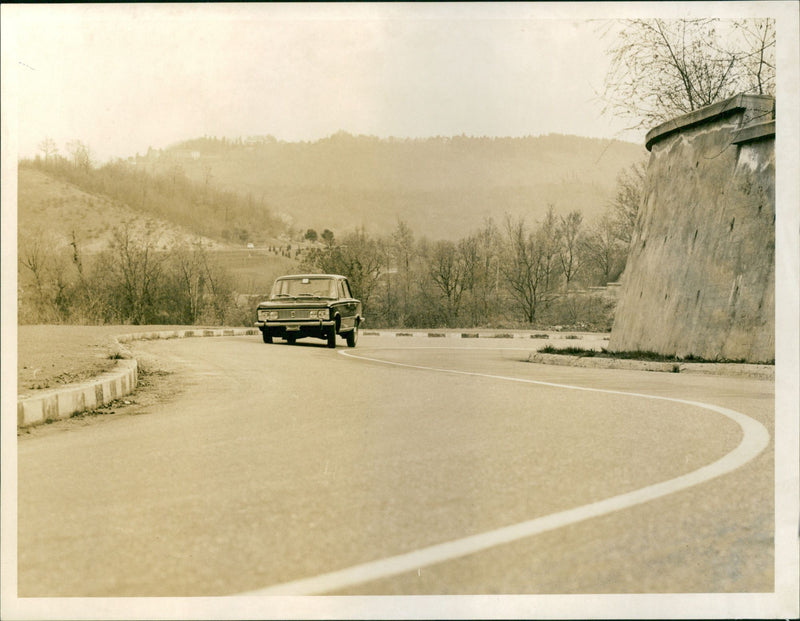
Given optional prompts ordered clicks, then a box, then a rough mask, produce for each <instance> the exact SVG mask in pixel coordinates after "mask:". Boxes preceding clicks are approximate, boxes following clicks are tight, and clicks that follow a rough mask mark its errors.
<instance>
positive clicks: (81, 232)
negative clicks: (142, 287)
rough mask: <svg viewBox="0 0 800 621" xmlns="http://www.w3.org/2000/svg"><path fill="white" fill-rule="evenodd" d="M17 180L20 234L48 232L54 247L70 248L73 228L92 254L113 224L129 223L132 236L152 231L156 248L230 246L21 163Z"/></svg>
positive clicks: (104, 242)
mask: <svg viewBox="0 0 800 621" xmlns="http://www.w3.org/2000/svg"><path fill="white" fill-rule="evenodd" d="M17 180H18V181H17V183H18V190H17V232H18V235H19V237H20V238H25V237H37V236H41V235H43V234H44V235H46V237H47V239H48V240H49V242H50V243H51V244H52V245H54V246H66V245H68V244H69V243H70V241H71V240H72V233H73V231H74V232H75V236H76V239H77V241H78V243H79V244H80V246H81V249H82V250H83V251H85V252H89V253H93V252H97V251H100V250H102V249H104V248H105V247H106V246H107V245H108V243H109V241H110V240H111V235H112V231H113V230H114V228H115V227H117V226H119V225H121V224H123V223H128V224H129V226H130V228H131V232H132V235H133V236H134V237H138V238H141V237H144V235H145V234H148V235H149V237H150V240H151V242H152V243H153V245H154V246H155V247H156V248H158V249H167V248H171V247H172V246H174V245H176V244H181V243H190V242H193V241H196V240H199V241H202V242H203V245H204V246H206V247H208V248H212V249H222V248H225V247H226V245H224V244H222V243H220V242H218V241H215V240H212V239H209V238H207V237H201V236H199V235H197V234H195V233H194V232H192V231H190V230H188V229H186V228H185V227H182V226H179V225H176V224H173V223H171V222H169V221H167V220H165V219H163V218H157V217H154V216H152V215H150V214H146V213H143V212H141V211H138V210H135V209H132V208H131V207H129V206H128V205H126V204H124V203H121V202H119V201H115V200H112V199H110V198H108V197H106V196H103V195H100V194H94V193H89V192H85V191H83V190H81V189H80V188H78V187H76V186H75V185H73V184H71V183H68V182H66V181H62V180H60V179H56V178H54V177H52V176H51V175H49V174H47V173H45V172H42V171H39V170H35V169H32V168H27V167H20V169H19V174H18V177H17Z"/></svg>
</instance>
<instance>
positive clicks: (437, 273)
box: [428, 241, 465, 326]
mask: <svg viewBox="0 0 800 621" xmlns="http://www.w3.org/2000/svg"><path fill="white" fill-rule="evenodd" d="M428 275H429V276H430V279H431V281H432V282H433V284H434V285H435V286H436V287H437V288H438V289H439V291H441V293H442V294H443V295H444V300H445V316H446V317H447V324H448V326H453V325H454V324H455V322H456V321H457V320H458V312H459V308H460V307H461V296H462V295H463V294H464V287H465V282H464V280H465V265H464V257H463V254H462V253H460V252H459V248H458V247H457V246H456V244H454V243H453V242H451V241H437V242H435V243H434V244H433V246H432V247H431V250H430V256H429V257H428Z"/></svg>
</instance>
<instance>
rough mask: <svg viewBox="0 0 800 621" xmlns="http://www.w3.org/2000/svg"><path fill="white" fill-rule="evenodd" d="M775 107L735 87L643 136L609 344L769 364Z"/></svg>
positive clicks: (625, 348)
mask: <svg viewBox="0 0 800 621" xmlns="http://www.w3.org/2000/svg"><path fill="white" fill-rule="evenodd" d="M774 111H775V101H774V99H773V98H772V97H767V96H763V95H737V96H736V97H732V98H731V99H727V100H725V101H722V102H719V103H717V104H714V105H711V106H708V107H706V108H702V109H700V110H696V111H694V112H692V113H690V114H686V115H684V116H681V117H678V118H676V119H673V120H672V121H669V122H668V123H664V124H663V125H660V126H658V127H656V128H655V129H653V130H652V131H650V132H649V133H648V134H647V138H646V147H647V149H648V150H649V151H650V152H651V155H650V162H649V164H648V168H647V178H646V183H645V191H644V198H643V201H642V205H641V206H640V208H639V219H638V223H637V226H636V230H635V232H634V236H633V239H632V241H631V250H630V255H629V257H628V263H627V267H626V270H625V275H624V279H623V281H622V282H623V284H622V291H621V292H620V298H619V303H618V306H617V310H616V314H615V318H614V327H613V329H612V332H611V337H610V341H609V349H610V350H612V351H631V350H643V351H655V352H658V353H661V354H665V355H677V356H684V357H685V356H690V355H695V356H700V357H703V358H707V359H731V360H738V359H744V360H747V361H750V362H765V361H771V360H774V358H775V112H774Z"/></svg>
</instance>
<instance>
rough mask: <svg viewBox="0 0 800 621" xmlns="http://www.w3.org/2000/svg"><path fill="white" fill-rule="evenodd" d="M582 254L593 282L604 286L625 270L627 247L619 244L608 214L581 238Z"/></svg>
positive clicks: (612, 221) (611, 218)
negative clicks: (591, 274)
mask: <svg viewBox="0 0 800 621" xmlns="http://www.w3.org/2000/svg"><path fill="white" fill-rule="evenodd" d="M581 248H582V252H583V254H584V256H585V257H586V259H585V260H586V262H587V267H588V268H589V269H590V270H591V272H592V273H593V274H594V279H595V282H596V283H597V284H599V285H606V284H607V283H609V282H612V281H614V280H615V279H616V278H618V277H619V275H620V274H621V273H622V270H623V269H624V268H625V259H626V257H627V251H628V247H627V245H624V244H622V243H621V242H620V240H619V239H618V238H617V235H616V227H615V224H614V220H613V217H612V216H611V214H610V213H605V214H603V216H602V217H601V218H600V220H599V221H598V222H597V223H596V224H595V225H594V226H593V227H592V230H591V232H590V233H589V234H588V235H587V236H586V237H584V238H583V243H582V244H581Z"/></svg>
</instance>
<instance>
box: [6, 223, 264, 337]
mask: <svg viewBox="0 0 800 621" xmlns="http://www.w3.org/2000/svg"><path fill="white" fill-rule="evenodd" d="M18 262H19V270H20V278H19V281H18V291H17V293H18V321H19V323H73V324H134V325H141V324H186V325H193V324H203V325H223V324H233V325H237V324H247V323H249V322H251V318H250V317H249V316H248V315H249V309H245V308H242V307H240V306H238V305H237V304H236V295H235V291H234V288H233V284H232V283H233V280H232V278H231V276H230V274H229V273H228V272H227V271H226V270H225V269H223V268H222V267H221V266H220V265H219V263H218V262H217V261H216V260H215V258H214V255H213V253H212V252H210V251H209V250H208V249H207V248H205V247H204V246H203V244H202V243H200V242H194V243H184V244H181V245H178V246H175V247H173V248H170V249H168V250H163V249H159V248H157V247H156V246H155V244H154V243H153V240H152V238H151V236H150V234H149V232H148V231H146V232H145V233H144V235H136V234H134V233H133V229H132V227H131V225H130V224H129V223H123V224H122V225H120V226H118V227H117V228H116V229H114V231H113V234H112V238H111V241H110V242H109V244H108V246H107V248H106V249H105V250H103V251H101V252H99V253H96V254H89V253H84V252H83V251H82V249H81V246H80V243H79V242H78V240H77V238H76V235H75V233H74V232H73V233H72V236H71V242H70V244H69V245H68V246H63V245H62V246H59V245H58V244H57V243H55V239H54V238H53V236H52V235H48V234H47V233H43V234H38V235H29V236H21V237H20V239H19V246H18Z"/></svg>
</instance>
